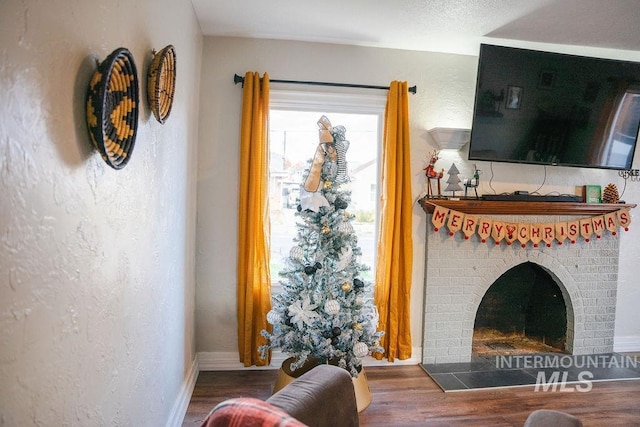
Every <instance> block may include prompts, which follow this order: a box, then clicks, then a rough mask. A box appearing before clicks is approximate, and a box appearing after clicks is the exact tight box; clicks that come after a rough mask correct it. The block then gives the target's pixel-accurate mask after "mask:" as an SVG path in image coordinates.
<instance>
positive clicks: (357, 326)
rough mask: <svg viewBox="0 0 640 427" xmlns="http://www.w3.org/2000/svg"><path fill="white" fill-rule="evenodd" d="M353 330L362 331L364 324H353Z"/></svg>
mask: <svg viewBox="0 0 640 427" xmlns="http://www.w3.org/2000/svg"><path fill="white" fill-rule="evenodd" d="M353 329H357V330H359V331H361V330H362V324H361V323H354V324H353Z"/></svg>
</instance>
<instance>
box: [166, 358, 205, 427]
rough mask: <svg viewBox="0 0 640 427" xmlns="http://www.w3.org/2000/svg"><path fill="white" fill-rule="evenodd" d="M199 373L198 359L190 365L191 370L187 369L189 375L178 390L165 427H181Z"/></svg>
mask: <svg viewBox="0 0 640 427" xmlns="http://www.w3.org/2000/svg"><path fill="white" fill-rule="evenodd" d="M199 372H200V368H199V367H198V357H197V356H196V359H195V360H194V361H193V363H192V364H191V368H190V369H189V373H188V374H187V378H186V379H185V381H184V383H183V384H182V387H181V388H180V394H178V398H177V399H176V402H175V403H174V404H173V408H172V409H171V414H170V415H169V420H168V421H167V427H180V426H182V422H183V421H184V416H185V415H186V414H187V408H188V407H189V402H190V401H191V395H192V394H193V389H194V388H195V386H196V380H197V379H198V373H199Z"/></svg>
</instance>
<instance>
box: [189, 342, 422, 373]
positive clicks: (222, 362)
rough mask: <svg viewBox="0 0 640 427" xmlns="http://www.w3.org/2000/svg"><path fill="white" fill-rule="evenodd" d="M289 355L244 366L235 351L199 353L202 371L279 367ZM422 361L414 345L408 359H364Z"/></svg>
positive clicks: (401, 362) (276, 354)
mask: <svg viewBox="0 0 640 427" xmlns="http://www.w3.org/2000/svg"><path fill="white" fill-rule="evenodd" d="M287 357H289V356H288V355H287V354H284V353H282V352H280V351H274V352H273V353H272V355H271V364H270V365H269V366H250V367H248V368H245V367H244V364H243V363H241V362H239V361H238V353H236V352H235V351H227V352H225V351H216V352H205V351H201V352H199V353H198V354H197V356H196V360H198V366H199V367H200V370H201V371H238V370H243V369H254V370H262V369H279V368H280V366H281V365H282V362H284V360H285V359H287ZM421 361H422V347H413V348H412V355H411V358H409V359H406V360H397V359H396V360H395V361H394V362H389V361H388V360H387V359H382V360H378V359H374V358H373V357H370V356H367V357H365V358H364V360H363V361H362V365H363V366H400V365H417V364H418V363H420V362H421Z"/></svg>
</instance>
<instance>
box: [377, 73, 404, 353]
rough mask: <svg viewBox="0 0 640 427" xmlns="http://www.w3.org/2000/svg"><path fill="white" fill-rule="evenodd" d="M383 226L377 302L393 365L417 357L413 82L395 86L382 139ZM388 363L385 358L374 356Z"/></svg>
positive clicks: (379, 249)
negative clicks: (414, 344) (413, 304)
mask: <svg viewBox="0 0 640 427" xmlns="http://www.w3.org/2000/svg"><path fill="white" fill-rule="evenodd" d="M382 144H383V146H382V191H381V221H380V222H381V224H380V235H379V240H378V259H377V267H376V291H375V304H376V306H377V307H378V311H379V314H380V321H379V324H378V329H379V330H383V331H385V335H384V336H383V337H382V340H381V343H380V345H381V346H382V347H383V348H384V349H385V354H384V356H385V357H386V358H387V359H388V360H389V361H390V362H393V361H394V360H395V359H396V358H398V359H400V360H403V359H408V358H410V357H411V319H410V302H411V270H412V262H413V243H412V235H411V233H412V225H411V218H412V208H413V203H412V200H411V198H412V193H411V159H410V152H409V150H410V146H409V99H408V88H407V82H397V81H393V82H391V85H390V87H389V93H388V98H387V105H386V109H385V122H384V133H383V141H382ZM374 356H375V357H376V358H377V359H382V357H383V355H382V354H379V353H378V354H374Z"/></svg>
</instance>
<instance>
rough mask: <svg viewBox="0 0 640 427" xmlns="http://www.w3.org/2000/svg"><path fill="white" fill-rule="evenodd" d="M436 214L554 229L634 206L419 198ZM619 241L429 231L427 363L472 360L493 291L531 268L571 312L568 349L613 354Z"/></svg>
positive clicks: (614, 237)
mask: <svg viewBox="0 0 640 427" xmlns="http://www.w3.org/2000/svg"><path fill="white" fill-rule="evenodd" d="M419 202H420V205H421V206H422V208H423V209H424V211H425V212H426V213H427V215H429V216H431V214H432V213H433V211H434V209H435V206H442V207H443V208H447V209H451V210H454V211H458V212H461V213H463V214H465V215H466V214H469V215H486V216H494V215H495V216H500V220H501V221H502V220H504V221H506V222H513V223H521V222H522V223H547V222H549V223H551V222H555V221H559V220H560V221H566V220H568V219H569V218H573V217H582V216H585V217H586V216H597V215H605V214H607V213H609V212H614V211H617V210H618V209H625V208H634V207H636V205H635V204H588V203H570V202H524V201H513V202H510V201H504V202H503V201H493V200H492V201H488V200H475V199H474V200H470V199H466V200H448V199H421V200H420V201H419ZM619 240H620V237H619V235H613V234H612V233H604V234H603V235H602V237H601V238H600V239H597V241H596V240H595V239H594V240H593V241H590V242H589V241H586V240H578V241H577V242H576V243H575V244H567V245H552V246H550V247H547V246H546V245H541V246H540V247H534V246H533V245H527V246H526V247H525V248H522V247H520V245H511V246H509V245H495V244H486V243H484V242H483V241H482V240H481V238H480V237H479V236H478V235H472V236H470V237H469V238H468V239H467V238H466V236H464V235H462V233H454V234H453V235H450V234H449V233H442V232H438V231H437V230H436V229H434V227H429V226H427V227H426V236H425V244H426V249H425V275H424V276H425V287H424V311H423V315H424V317H423V321H424V323H423V342H422V349H423V354H422V361H423V363H460V362H470V361H471V355H472V341H473V332H474V324H475V317H476V313H477V310H478V307H479V306H480V303H481V301H482V298H483V297H484V295H485V293H486V292H487V290H488V289H489V288H490V287H491V286H492V284H493V283H494V282H495V281H496V279H498V278H499V277H500V276H502V275H503V274H504V273H506V272H507V271H508V270H510V269H512V268H514V267H516V266H518V265H520V264H522V263H525V262H531V263H534V264H536V265H538V266H540V267H541V268H542V269H543V270H544V271H546V272H547V273H548V274H549V275H550V277H551V279H552V280H553V281H554V282H555V283H556V284H557V285H558V287H559V288H560V290H561V292H562V298H563V300H564V302H565V306H566V308H567V342H566V351H567V352H568V353H570V354H574V355H582V354H600V353H609V352H612V351H613V336H614V328H615V312H616V303H617V286H618V262H619Z"/></svg>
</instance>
